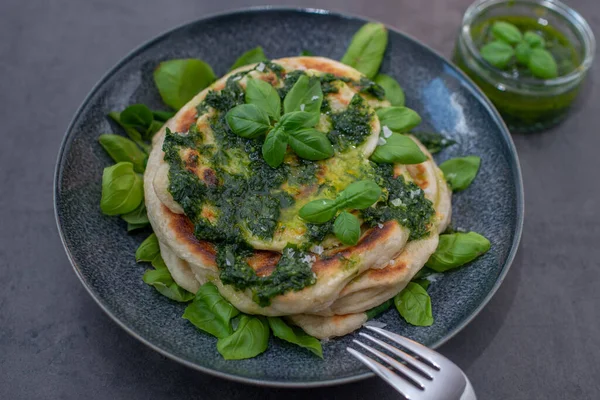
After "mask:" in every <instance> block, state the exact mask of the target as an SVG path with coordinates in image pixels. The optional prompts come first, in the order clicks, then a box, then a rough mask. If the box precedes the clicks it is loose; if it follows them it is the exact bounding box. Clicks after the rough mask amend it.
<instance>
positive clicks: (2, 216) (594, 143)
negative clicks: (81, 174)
mask: <svg viewBox="0 0 600 400" xmlns="http://www.w3.org/2000/svg"><path fill="white" fill-rule="evenodd" d="M469 3H470V0H419V1H414V0H380V1H377V0H371V1H368V0H321V1H316V0H304V1H296V2H293V1H288V2H282V3H280V4H287V5H298V4H302V5H304V6H309V7H321V8H331V9H334V10H340V11H346V12H350V13H354V14H360V15H365V16H367V17H370V18H373V19H377V20H381V21H383V22H385V23H387V24H389V25H391V26H393V27H396V28H398V29H401V30H403V31H405V32H407V33H409V34H411V35H413V36H415V37H416V38H418V39H420V40H422V41H423V42H425V43H427V44H429V45H431V46H432V47H434V48H435V49H438V50H439V51H441V52H442V53H444V54H446V55H448V54H449V53H450V51H451V49H452V45H453V40H454V37H455V34H456V30H457V27H458V26H459V23H460V20H461V16H462V13H463V12H464V10H465V9H466V7H467V6H468V5H469ZM569 3H570V4H571V5H573V6H575V8H577V9H578V10H579V11H580V12H581V13H582V14H583V15H584V17H586V18H587V19H588V21H589V23H590V25H591V26H592V27H598V26H600V2H598V0H572V1H570V2H569ZM253 4H259V2H253V1H242V0H235V1H232V0H222V1H207V0H177V1H175V0H171V1H164V0H162V1H161V0H151V1H150V0H145V1H144V0H135V1H124V0H89V1H88V0H63V1H54V0H2V2H0V38H1V39H0V117H1V118H0V121H2V130H3V132H2V144H1V145H0V163H1V164H0V165H1V166H0V283H1V286H0V399H81V398H85V399H90V400H91V399H179V398H206V399H213V398H215V399H217V398H218V399H255V398H256V399H259V398H273V399H275V398H285V399H286V400H292V399H302V398H312V399H331V398H344V399H367V398H370V399H373V398H376V399H381V400H384V399H394V398H397V397H396V395H395V393H394V392H393V391H392V390H391V389H389V388H388V387H387V386H386V384H384V383H382V382H381V381H380V380H378V379H375V378H373V379H369V380H366V381H362V382H359V383H354V384H349V385H345V386H338V387H332V388H324V389H318V390H283V389H281V390H278V389H269V388H258V387H253V386H246V385H242V384H238V383H232V382H228V381H225V380H221V379H217V378H213V377H210V376H207V375H204V374H201V373H199V372H197V371H194V370H191V369H188V368H186V367H184V366H181V365H179V364H177V363H176V362H174V361H171V360H169V359H166V358H165V357H163V356H161V355H159V354H158V353H155V352H154V351H152V350H150V349H149V348H147V347H146V346H144V345H143V344H141V343H139V342H138V341H137V340H135V339H134V338H133V337H131V336H129V335H128V334H127V333H125V331H123V330H122V329H121V328H119V327H118V326H117V325H116V324H115V323H113V322H112V321H111V320H110V319H109V318H108V317H107V316H106V315H105V314H104V313H103V312H102V311H101V310H100V308H99V307H98V306H97V305H96V304H95V303H94V301H93V300H92V299H91V298H90V296H89V295H88V294H87V293H86V291H85V290H84V288H83V286H82V285H81V284H80V283H79V281H78V279H77V278H76V276H75V274H74V273H73V271H72V269H71V266H70V265H69V262H68V260H67V257H66V256H65V253H64V251H63V248H62V245H61V243H60V240H59V237H58V233H57V229H56V225H55V222H54V213H53V205H52V186H53V185H52V179H53V173H54V163H55V160H56V155H57V151H58V148H59V143H60V141H61V139H62V137H63V134H64V131H65V129H66V127H67V125H68V122H69V120H70V118H71V116H72V115H73V114H74V112H75V110H76V108H77V107H78V105H79V104H80V102H81V101H82V100H83V98H84V97H85V95H86V94H87V92H88V91H89V90H90V89H91V88H92V86H93V85H94V83H95V82H96V80H98V79H99V77H101V76H102V75H103V74H104V72H105V71H106V70H107V69H109V68H110V67H111V66H113V65H114V64H115V63H116V62H117V61H118V60H119V59H120V58H121V57H123V56H124V55H125V54H126V53H127V52H128V51H129V50H131V49H132V48H134V47H136V46H138V45H139V44H140V43H142V42H143V41H145V40H147V39H149V38H151V37H153V36H155V35H156V34H158V33H160V32H163V31H165V30H167V29H170V28H172V27H174V26H176V25H179V24H181V23H183V22H186V21H190V20H192V19H196V18H199V17H202V16H204V15H206V14H208V13H214V12H217V11H223V10H227V9H234V8H240V7H244V6H249V5H253ZM597 33H598V32H597ZM599 71H600V60H597V62H596V64H595V66H594V67H593V69H592V71H591V74H590V76H589V79H588V80H587V83H586V89H585V92H584V93H583V96H582V98H581V100H580V101H579V103H578V105H577V106H576V108H575V109H574V110H573V113H572V115H571V116H570V118H569V119H568V120H567V121H566V122H565V123H563V124H562V125H561V126H559V127H557V128H555V129H553V130H551V131H548V132H545V133H543V134H536V135H529V136H514V140H515V143H516V146H517V148H518V151H519V156H520V159H521V166H522V168H523V175H524V182H525V199H526V218H525V228H524V232H523V239H522V241H521V246H520V250H519V252H518V255H517V258H516V260H515V262H514V264H513V267H512V270H511V271H510V273H509V274H508V276H507V278H506V280H505V282H504V284H503V285H502V287H501V288H500V290H499V291H498V293H497V294H496V296H495V297H494V298H493V299H492V301H491V302H490V303H489V305H488V306H487V307H486V308H485V309H484V310H483V311H482V312H481V314H480V315H479V316H478V317H477V318H476V319H475V320H474V321H473V322H472V323H471V324H470V325H469V326H468V327H467V328H466V329H465V330H464V331H463V332H461V333H460V334H459V335H457V336H456V337H455V338H454V339H452V340H451V341H450V342H449V343H447V344H446V345H444V346H443V347H442V348H441V351H442V353H444V354H445V355H447V356H448V357H450V358H451V359H453V360H454V361H456V362H457V363H458V364H459V365H460V366H461V367H462V368H464V370H465V371H466V373H467V374H468V375H469V376H470V378H471V380H472V382H473V385H474V387H475V389H476V391H477V392H478V394H479V396H480V398H481V399H599V398H600V379H599V378H600V363H599V362H598V360H599V359H600V311H599V310H600V262H599V260H600V245H599V244H598V237H599V236H600V213H599V212H598V208H599V207H600V184H599V178H598V176H599V175H598V173H599V172H600V161H599V160H600V153H599V147H600V131H599V130H600V129H599V128H600V106H599V103H600V86H599V85H598V84H597V83H598V79H600V75H599Z"/></svg>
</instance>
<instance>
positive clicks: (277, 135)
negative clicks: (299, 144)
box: [262, 127, 288, 168]
mask: <svg viewBox="0 0 600 400" xmlns="http://www.w3.org/2000/svg"><path fill="white" fill-rule="evenodd" d="M287 142H288V136H287V133H285V131H284V130H283V129H281V128H279V127H275V129H273V130H271V132H269V134H268V135H267V137H266V138H265V142H264V143H263V146H262V155H263V158H264V159H265V162H266V163H267V164H269V166H271V167H272V168H277V167H278V166H279V165H280V164H281V163H282V162H283V158H284V157H285V152H286V149H287V144H288V143H287Z"/></svg>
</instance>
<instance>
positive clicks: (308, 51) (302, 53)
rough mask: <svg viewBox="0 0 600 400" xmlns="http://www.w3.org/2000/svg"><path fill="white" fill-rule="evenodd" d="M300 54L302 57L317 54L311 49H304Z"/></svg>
mask: <svg viewBox="0 0 600 400" xmlns="http://www.w3.org/2000/svg"><path fill="white" fill-rule="evenodd" d="M300 55H301V56H302V57H314V55H315V54H314V53H313V52H312V51H310V50H302V51H301V52H300Z"/></svg>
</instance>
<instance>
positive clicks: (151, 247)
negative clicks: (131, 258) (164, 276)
mask: <svg viewBox="0 0 600 400" xmlns="http://www.w3.org/2000/svg"><path fill="white" fill-rule="evenodd" d="M158 256H160V246H159V245H158V238H157V237H156V234H154V233H153V234H151V235H150V236H148V237H147V238H146V240H144V241H143V242H142V243H141V244H140V246H139V247H138V248H137V250H136V251H135V261H137V262H140V261H147V262H153V261H154V260H155V259H156V258H157V257H158Z"/></svg>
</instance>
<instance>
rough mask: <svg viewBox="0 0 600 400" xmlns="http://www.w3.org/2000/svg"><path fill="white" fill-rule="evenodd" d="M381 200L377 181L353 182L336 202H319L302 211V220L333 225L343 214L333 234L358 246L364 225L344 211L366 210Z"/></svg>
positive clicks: (334, 225) (345, 241) (346, 242)
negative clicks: (329, 222) (328, 222)
mask: <svg viewBox="0 0 600 400" xmlns="http://www.w3.org/2000/svg"><path fill="white" fill-rule="evenodd" d="M379 197H381V188H380V187H379V185H377V184H376V183H375V182H373V181H368V180H363V181H357V182H353V183H351V184H350V185H348V186H347V187H346V189H344V190H343V191H341V192H340V193H338V195H337V197H336V198H335V200H331V199H318V200H313V201H311V202H309V203H307V204H305V205H304V206H303V207H302V208H301V209H300V211H299V215H300V218H302V219H304V220H306V221H308V222H311V223H313V224H324V223H325V222H327V221H330V220H331V219H332V218H333V217H335V215H336V214H337V212H338V211H342V212H341V213H340V214H339V215H338V216H337V218H336V219H335V221H334V223H333V233H334V234H335V236H336V237H337V238H338V239H339V241H340V242H342V243H344V244H346V245H355V244H356V243H358V239H360V222H359V220H358V218H356V217H355V216H354V215H353V214H351V213H349V212H347V211H344V210H363V209H365V208H367V207H370V206H371V205H373V204H374V203H375V202H377V200H379Z"/></svg>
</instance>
